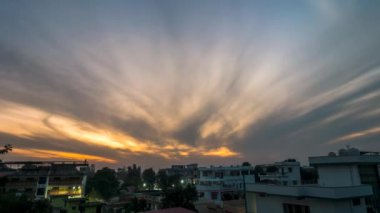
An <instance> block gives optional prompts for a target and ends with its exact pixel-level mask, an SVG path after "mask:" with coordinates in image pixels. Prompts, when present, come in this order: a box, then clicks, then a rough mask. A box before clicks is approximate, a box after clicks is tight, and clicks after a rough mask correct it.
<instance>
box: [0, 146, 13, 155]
mask: <svg viewBox="0 0 380 213" xmlns="http://www.w3.org/2000/svg"><path fill="white" fill-rule="evenodd" d="M12 149H13V147H12V145H10V144H7V145H5V146H4V148H3V149H0V154H7V153H8V152H10V151H12Z"/></svg>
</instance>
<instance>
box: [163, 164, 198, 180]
mask: <svg viewBox="0 0 380 213" xmlns="http://www.w3.org/2000/svg"><path fill="white" fill-rule="evenodd" d="M160 171H165V173H166V175H168V176H172V175H178V176H179V177H180V178H181V183H185V184H186V183H190V184H194V183H195V179H196V178H197V171H198V164H195V163H194V164H188V165H172V166H171V168H166V169H160Z"/></svg>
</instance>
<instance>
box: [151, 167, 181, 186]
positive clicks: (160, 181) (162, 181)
mask: <svg viewBox="0 0 380 213" xmlns="http://www.w3.org/2000/svg"><path fill="white" fill-rule="evenodd" d="M180 179H181V177H180V176H179V175H170V176H168V175H167V174H166V172H165V171H163V170H160V171H158V173H157V177H156V180H157V185H158V187H159V188H161V189H162V190H164V191H165V190H167V189H169V188H173V187H175V186H178V185H180Z"/></svg>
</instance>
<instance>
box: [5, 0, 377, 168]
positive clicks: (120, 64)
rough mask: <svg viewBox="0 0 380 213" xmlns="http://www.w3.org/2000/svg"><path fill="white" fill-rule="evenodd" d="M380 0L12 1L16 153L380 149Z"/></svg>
mask: <svg viewBox="0 0 380 213" xmlns="http://www.w3.org/2000/svg"><path fill="white" fill-rule="evenodd" d="M379 20H380V2H379V1H366V0H364V1H358V0H355V1H354V0H347V1H338V0H337V1H330V0H320V1H312V0H302V1H301V0H292V1H290V0H289V1H272V0H267V1H251V0H249V1H248V0H247V1H239V0H235V1H216V0H215V1H213V0H210V1H176V0H173V1H169V0H162V1H153V0H139V1H137V0H136V1H117V0H112V1H92V0H91V1H90V0H88V1H86V0H84V1H70V0H68V1H11V0H4V1H1V2H0V145H2V144H4V145H5V144H8V143H10V144H12V145H13V146H14V150H13V151H12V152H11V153H9V154H6V155H4V156H1V158H2V159H3V160H83V159H87V160H88V161H89V162H91V163H95V164H97V165H99V166H110V167H113V168H116V167H120V166H123V165H131V164H132V163H137V164H139V165H142V166H143V167H144V168H147V167H154V168H162V167H167V166H170V165H172V164H187V163H194V162H196V163H199V164H200V165H205V166H208V165H211V164H214V165H236V164H241V163H242V162H244V161H249V162H251V163H252V164H260V163H271V162H274V161H281V160H284V159H287V158H296V159H298V160H299V161H301V162H302V163H304V164H307V158H308V156H316V155H326V154H327V153H328V152H330V151H337V150H338V149H340V148H344V147H346V146H351V147H356V148H359V149H361V150H368V151H380V119H379V118H380V39H379V38H380V25H379Z"/></svg>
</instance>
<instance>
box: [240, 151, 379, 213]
mask: <svg viewBox="0 0 380 213" xmlns="http://www.w3.org/2000/svg"><path fill="white" fill-rule="evenodd" d="M309 162H310V165H312V166H315V167H316V168H317V171H318V174H319V180H318V184H316V185H298V186H283V185H269V184H247V187H246V188H247V203H248V205H247V207H248V209H247V212H249V213H266V212H271V213H319V212H322V213H372V212H380V211H379V205H380V200H379V186H380V181H379V168H378V165H379V164H380V155H379V154H378V153H373V152H359V151H358V150H356V149H347V150H340V152H339V155H338V156H337V155H336V154H333V153H330V154H329V156H320V157H310V158H309Z"/></svg>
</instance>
